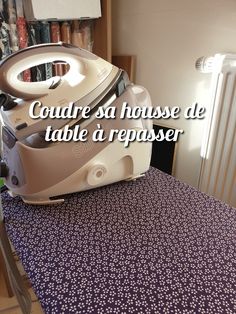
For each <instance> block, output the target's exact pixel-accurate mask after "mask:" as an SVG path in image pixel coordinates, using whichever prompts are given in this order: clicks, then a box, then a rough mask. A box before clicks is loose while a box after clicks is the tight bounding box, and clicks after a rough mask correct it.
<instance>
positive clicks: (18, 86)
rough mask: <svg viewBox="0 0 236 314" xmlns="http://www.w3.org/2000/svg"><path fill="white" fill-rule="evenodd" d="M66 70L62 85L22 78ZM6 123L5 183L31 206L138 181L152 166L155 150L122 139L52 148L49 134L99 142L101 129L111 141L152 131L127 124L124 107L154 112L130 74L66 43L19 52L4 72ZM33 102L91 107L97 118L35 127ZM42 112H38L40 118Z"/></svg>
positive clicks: (0, 100)
mask: <svg viewBox="0 0 236 314" xmlns="http://www.w3.org/2000/svg"><path fill="white" fill-rule="evenodd" d="M58 61H60V62H62V61H63V62H65V63H67V64H69V71H68V72H67V73H66V74H65V75H64V76H62V77H52V78H51V79H48V80H46V81H42V82H30V83H29V82H23V81H21V80H20V77H19V74H20V73H21V72H23V71H24V70H26V69H28V68H31V67H34V66H37V65H39V64H43V63H50V62H58ZM0 89H1V91H2V92H3V93H4V94H1V95H0V105H1V118H2V124H3V126H2V160H1V177H4V181H5V185H6V186H7V187H8V189H9V193H10V194H11V195H12V196H15V195H19V196H21V198H22V199H23V201H24V202H26V203H31V204H48V203H58V202H62V201H63V200H64V199H63V198H62V195H65V194H69V193H73V192H80V191H84V190H88V189H92V188H97V187H100V186H103V185H107V184H111V183H113V182H117V181H121V180H132V179H135V178H137V177H139V176H141V175H142V174H143V173H145V172H146V171H147V170H148V168H149V165H150V158H151V146H152V145H151V143H150V142H137V141H133V142H132V143H130V145H129V147H124V144H123V143H122V142H120V141H119V140H118V139H115V140H114V141H112V142H109V141H108V140H104V141H97V142H94V141H93V139H92V136H88V138H87V141H85V142H82V141H79V142H75V141H70V142H65V141H64V142H52V141H51V142H48V141H45V138H44V135H45V130H46V128H47V127H48V126H51V127H52V128H53V129H64V128H65V127H66V126H68V125H69V127H70V128H72V129H73V128H74V127H75V125H80V127H81V128H86V129H87V130H88V134H89V135H92V134H93V132H94V131H95V130H97V124H100V126H101V128H102V129H103V130H104V132H105V133H106V134H108V133H109V132H110V130H112V129H119V130H121V129H125V130H129V129H135V130H140V129H141V130H142V129H151V128H152V122H151V121H150V120H143V119H141V118H140V119H132V120H131V119H120V118H119V116H120V112H121V108H122V104H123V103H124V102H127V103H128V104H129V106H131V107H133V106H140V107H142V106H145V107H147V106H151V100H150V97H149V94H148V92H147V91H146V90H145V89H144V88H143V87H141V86H137V85H132V84H131V83H130V82H129V79H128V77H127V74H126V73H125V72H124V71H122V70H121V69H119V68H117V67H115V66H114V65H112V64H110V63H109V62H107V61H105V60H103V59H101V58H100V57H97V56H96V55H94V54H92V53H90V52H88V51H86V50H83V49H80V48H78V47H75V46H72V45H68V44H65V43H57V44H42V45H37V46H32V47H29V48H26V49H23V50H20V51H18V52H16V53H14V54H12V55H10V56H9V57H7V58H6V59H4V60H3V61H2V62H1V64H0ZM34 101H40V103H41V104H43V106H46V107H48V108H50V107H52V106H54V107H55V106H56V107H60V108H63V107H65V106H68V104H69V103H73V105H74V106H79V107H84V106H88V105H89V106H90V108H91V113H92V114H91V116H90V117H89V119H82V118H81V116H80V115H79V116H78V117H77V118H76V119H69V118H65V119H53V118H50V117H47V118H45V119H44V118H39V119H33V118H32V117H31V116H30V115H29V109H30V106H31V104H32V102H34ZM109 106H113V107H115V108H116V109H117V112H116V119H98V118H97V117H96V116H95V113H96V111H97V110H98V108H100V107H104V108H108V107H109ZM37 109H39V107H37V108H36V109H35V110H36V111H37Z"/></svg>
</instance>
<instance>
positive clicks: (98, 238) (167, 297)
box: [3, 168, 236, 314]
mask: <svg viewBox="0 0 236 314" xmlns="http://www.w3.org/2000/svg"><path fill="white" fill-rule="evenodd" d="M3 208H4V215H5V223H6V228H7V232H8V235H9V237H10V239H11V241H12V243H13V245H14V247H15V249H16V252H17V253H18V255H19V257H20V259H21V261H22V263H23V266H24V268H25V271H26V272H27V274H28V276H29V278H30V280H31V283H32V285H33V288H34V290H35V292H36V294H37V296H38V298H39V300H40V302H41V305H42V308H43V309H44V312H45V313H48V314H49V313H50V314H54V313H55V314H59V313H60V314H63V313H65V314H68V313H84V314H89V313H100V314H101V313H104V314H105V313H106V314H107V313H131V314H132V313H135V314H136V313H188V314H189V313H194V314H195V313H214V314H217V313H235V312H236V302H235V300H236V209H235V208H232V207H229V206H228V205H226V204H224V203H222V202H220V201H218V200H216V199H214V198H213V197H209V196H207V195H205V194H203V193H201V192H199V191H198V190H196V189H194V188H192V187H190V186H188V185H187V184H184V183H181V182H179V181H177V180H176V179H175V178H173V177H171V176H169V175H166V174H164V173H162V172H161V171H159V170H157V169H154V168H151V169H150V170H149V172H148V173H147V174H146V175H145V177H143V178H140V179H138V180H136V181H134V182H120V183H117V184H113V185H110V186H105V187H103V188H99V189H96V190H91V191H86V192H82V193H76V194H72V195H68V196H66V199H65V202H64V203H63V204H58V205H53V206H32V205H26V204H24V203H23V202H22V201H21V199H20V198H18V197H17V198H15V199H12V198H10V197H9V196H8V195H7V194H6V193H5V194H3Z"/></svg>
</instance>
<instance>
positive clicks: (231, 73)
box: [197, 54, 236, 207]
mask: <svg viewBox="0 0 236 314" xmlns="http://www.w3.org/2000/svg"><path fill="white" fill-rule="evenodd" d="M201 61H202V63H201V62H199V61H198V62H197V67H198V68H199V69H200V70H203V72H204V69H207V70H209V68H210V69H211V70H212V84H211V104H210V110H209V112H208V121H207V128H206V132H205V138H204V143H203V146H202V151H201V156H202V166H201V173H200V178H199V188H200V190H201V191H203V192H205V193H207V194H210V195H214V196H215V197H217V198H218V199H221V200H223V201H225V202H226V203H228V204H230V205H232V206H234V207H236V55H232V54H225V55H220V54H217V55H215V57H214V58H208V59H202V60H201ZM206 65H207V66H206Z"/></svg>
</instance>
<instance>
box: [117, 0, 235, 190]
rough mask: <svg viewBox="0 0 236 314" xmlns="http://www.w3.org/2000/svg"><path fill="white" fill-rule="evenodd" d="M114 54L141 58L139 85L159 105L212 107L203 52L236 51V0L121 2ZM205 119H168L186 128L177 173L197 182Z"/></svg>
mask: <svg viewBox="0 0 236 314" xmlns="http://www.w3.org/2000/svg"><path fill="white" fill-rule="evenodd" d="M112 6H113V20H112V23H113V26H112V27H113V54H134V55H136V56H137V67H136V83H138V84H141V85H143V86H145V87H146V88H147V89H148V90H149V92H150V94H151V97H152V102H153V105H154V106H160V105H162V106H180V107H181V110H182V112H183V111H184V109H185V108H186V107H187V106H189V105H191V104H192V103H194V102H198V103H200V104H202V105H204V106H207V103H208V102H207V100H208V99H209V96H208V91H209V86H210V74H201V73H198V72H197V71H196V70H195V68H194V64H195V61H196V59H197V58H198V57H200V56H203V55H205V56H210V55H212V54H215V53H218V52H235V53H236V1H235V0H198V1H196V0H116V1H112ZM205 121H206V120H204V121H199V120H198V121H193V120H192V121H189V120H188V121H187V120H185V119H180V120H168V121H167V120H165V121H163V120H162V121H159V122H161V123H162V124H163V123H164V124H166V125H169V126H173V127H177V128H179V129H184V131H185V133H184V135H181V137H180V141H179V142H178V151H177V159H176V171H175V175H176V176H177V178H179V179H180V180H182V181H185V182H187V183H189V184H191V185H194V186H197V184H198V176H199V171H200V164H201V158H200V147H201V141H202V137H203V129H204V124H205Z"/></svg>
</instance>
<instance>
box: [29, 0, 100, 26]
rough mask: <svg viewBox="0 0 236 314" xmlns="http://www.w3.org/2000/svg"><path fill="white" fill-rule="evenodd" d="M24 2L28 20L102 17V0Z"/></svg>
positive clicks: (30, 0)
mask: <svg viewBox="0 0 236 314" xmlns="http://www.w3.org/2000/svg"><path fill="white" fill-rule="evenodd" d="M23 4H24V11H25V17H26V19H27V20H28V21H32V20H72V19H86V18H98V17H101V4H100V0H86V1H85V0H23Z"/></svg>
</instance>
